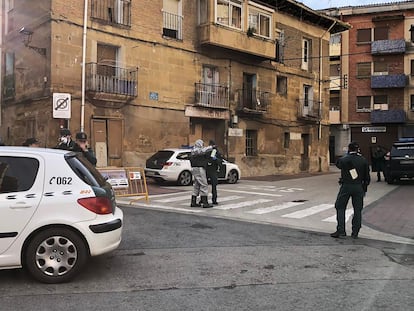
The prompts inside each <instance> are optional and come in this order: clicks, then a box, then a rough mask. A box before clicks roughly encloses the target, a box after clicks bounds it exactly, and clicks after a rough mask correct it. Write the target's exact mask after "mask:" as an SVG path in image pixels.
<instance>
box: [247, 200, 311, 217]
mask: <svg viewBox="0 0 414 311" xmlns="http://www.w3.org/2000/svg"><path fill="white" fill-rule="evenodd" d="M302 204H304V203H303V202H284V203H281V204H278V205H274V206H269V207H261V208H257V209H254V210H251V211H248V212H247V213H250V214H256V215H261V214H267V213H272V212H276V211H281V210H284V209H287V208H290V207H293V206H298V205H302Z"/></svg>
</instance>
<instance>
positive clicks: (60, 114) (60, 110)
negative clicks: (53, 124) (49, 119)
mask: <svg viewBox="0 0 414 311" xmlns="http://www.w3.org/2000/svg"><path fill="white" fill-rule="evenodd" d="M70 99H71V97H70V94H69V93H53V118H56V119H70V111H71V108H70Z"/></svg>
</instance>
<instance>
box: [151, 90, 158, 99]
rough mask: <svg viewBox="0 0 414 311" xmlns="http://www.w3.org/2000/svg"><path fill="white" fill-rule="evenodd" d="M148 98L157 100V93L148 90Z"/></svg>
mask: <svg viewBox="0 0 414 311" xmlns="http://www.w3.org/2000/svg"><path fill="white" fill-rule="evenodd" d="M149 99H150V100H158V93H157V92H150V93H149Z"/></svg>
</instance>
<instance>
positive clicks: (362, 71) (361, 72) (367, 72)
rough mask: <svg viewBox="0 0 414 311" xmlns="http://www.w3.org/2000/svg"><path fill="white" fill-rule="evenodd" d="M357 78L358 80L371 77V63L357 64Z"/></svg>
mask: <svg viewBox="0 0 414 311" xmlns="http://www.w3.org/2000/svg"><path fill="white" fill-rule="evenodd" d="M357 77H358V78H369V77H371V63H357Z"/></svg>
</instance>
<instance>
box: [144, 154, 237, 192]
mask: <svg viewBox="0 0 414 311" xmlns="http://www.w3.org/2000/svg"><path fill="white" fill-rule="evenodd" d="M190 155H191V149H189V148H170V149H163V150H160V151H158V152H156V153H155V154H153V155H152V156H151V157H150V158H149V159H147V161H146V164H145V176H146V177H148V178H152V179H154V180H155V181H156V182H158V183H161V182H164V181H170V182H176V183H177V184H178V185H181V186H188V185H190V184H191V182H192V181H193V176H192V174H191V170H192V169H191V163H190ZM217 177H218V180H221V181H226V182H228V183H229V184H235V183H237V181H238V180H239V179H240V169H239V167H238V166H237V164H234V163H231V162H229V161H226V160H223V162H222V164H221V165H220V167H219V171H218V176H217Z"/></svg>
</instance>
